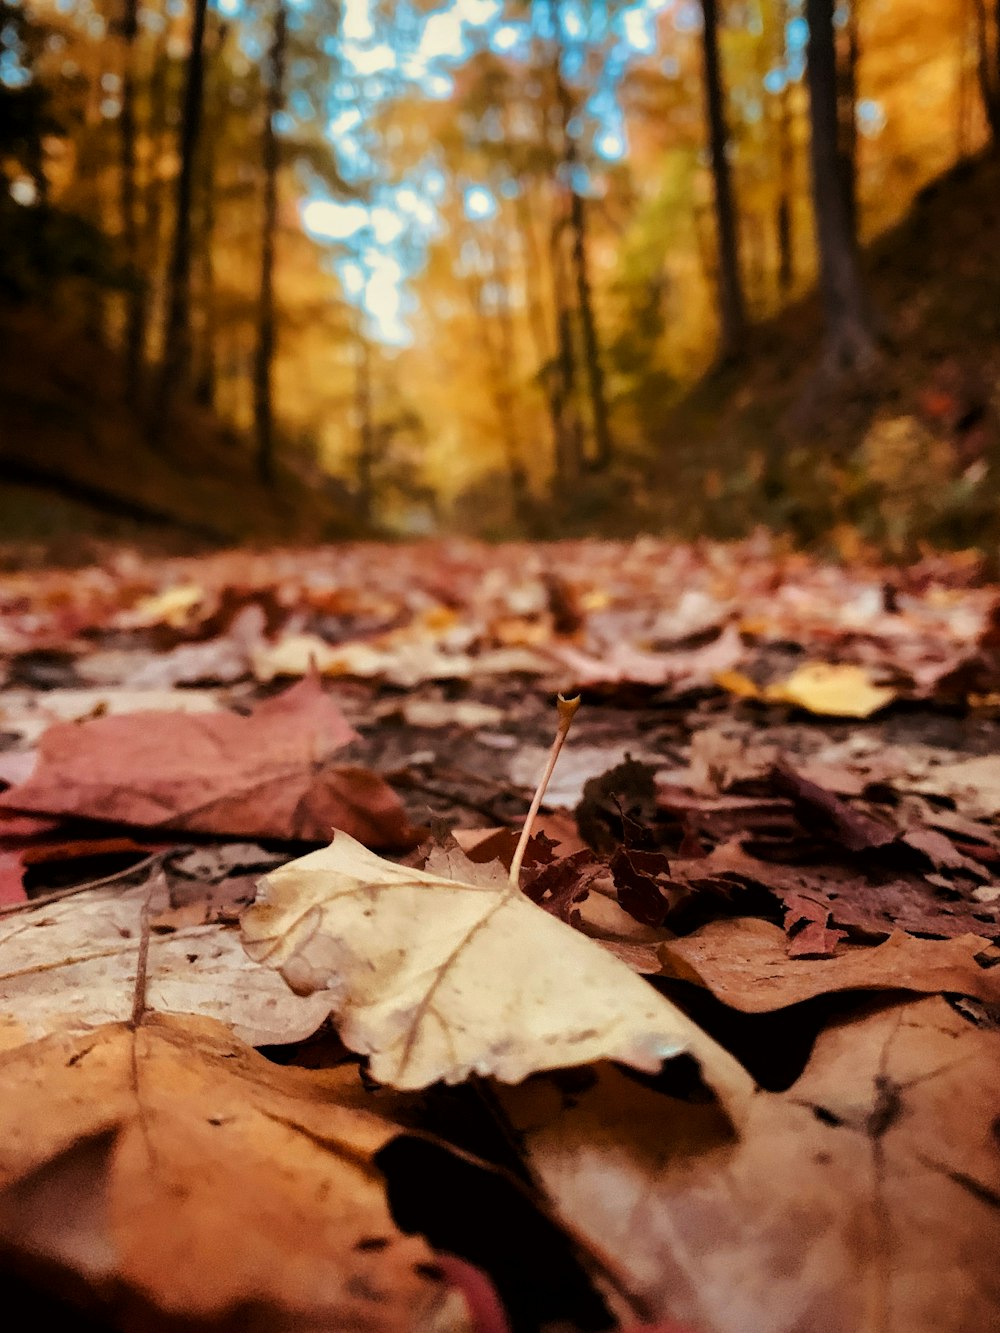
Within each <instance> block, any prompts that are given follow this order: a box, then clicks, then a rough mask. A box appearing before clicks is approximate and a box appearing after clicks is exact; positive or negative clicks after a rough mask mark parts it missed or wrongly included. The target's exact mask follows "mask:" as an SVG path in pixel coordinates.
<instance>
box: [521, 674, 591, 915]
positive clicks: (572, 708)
mask: <svg viewBox="0 0 1000 1333" xmlns="http://www.w3.org/2000/svg"><path fill="white" fill-rule="evenodd" d="M556 706H557V708H558V709H559V730H558V731H557V732H556V738H555V740H554V741H553V742H552V749H551V750H550V751H549V758H548V762H547V763H546V765H545V772H544V773H543V774H542V777H541V781H540V782H539V784H538V789H537V790H536V792H535V795H534V797H533V798H532V801H531V806H530V807H529V809H528V813H527V815H526V816H525V819H524V827H523V828H522V829H521V836H520V838H518V840H517V847H516V849H515V851H514V859H513V860H512V861H511V863H510V874H509V876H508V878H509V880H510V884H511V887H512V888H515V889H516V888H519V887H520V883H521V862H522V861H523V860H524V854H525V852H526V851H527V850H528V840H529V839H530V837H531V830H532V829H533V828H534V825H535V819H536V818H537V815H538V811H539V809H540V808H541V804H542V798H543V797H544V795H545V789H546V787H548V785H549V779H550V778H551V777H552V771H553V769H554V768H555V766H556V760H557V759H558V758H559V751H560V750H561V749H562V747H563V745H564V743H565V741H566V737H567V736H568V735H569V729H570V727H571V726H572V725H573V718H574V717H575V716H576V710H577V709H578V708H579V707H580V696H579V695H578V694H577V695H575V696H574V698H572V699H566V698H564V697H563V696H562V695H561V694H560V695H559V699H558V703H557V705H556Z"/></svg>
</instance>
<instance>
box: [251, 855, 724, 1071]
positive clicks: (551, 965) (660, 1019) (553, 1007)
mask: <svg viewBox="0 0 1000 1333" xmlns="http://www.w3.org/2000/svg"><path fill="white" fill-rule="evenodd" d="M450 857H451V859H450V861H449V863H448V865H447V866H446V867H445V869H447V870H448V872H449V874H459V873H460V874H461V875H462V879H461V880H459V879H456V878H446V877H444V875H443V874H442V873H441V862H440V860H439V861H438V862H436V863H435V868H436V870H437V873H428V872H426V871H420V870H411V869H409V868H407V867H405V866H399V865H395V864H393V863H392V862H389V861H384V860H382V859H381V858H379V857H377V856H375V855H373V854H372V853H371V852H369V851H367V850H366V849H365V848H364V847H362V846H361V845H360V843H358V842H356V841H355V840H354V839H353V838H350V837H348V836H347V835H346V834H343V833H337V835H336V837H335V838H334V841H333V843H332V844H331V845H330V846H329V847H325V848H322V849H321V850H320V851H317V852H311V853H310V854H309V855H308V856H304V857H301V858H300V859H299V860H297V861H293V862H291V863H290V864H289V865H285V866H282V867H280V868H279V869H278V870H275V871H274V872H273V873H271V874H270V875H268V876H266V877H265V879H264V880H263V881H262V889H261V893H260V896H259V898H258V901H257V903H256V904H255V905H254V906H253V907H251V908H249V909H248V910H247V911H246V912H245V913H244V915H243V939H244V944H245V947H246V949H247V952H248V953H249V954H250V956H251V957H252V958H254V959H256V960H257V961H259V962H262V963H267V964H268V965H269V966H271V967H274V968H277V969H278V970H280V972H281V974H282V976H283V977H284V978H285V980H286V981H287V982H288V983H289V985H290V986H291V987H292V988H293V989H294V990H296V991H298V992H300V993H303V994H312V993H314V992H316V991H321V992H324V991H325V992H326V994H327V997H328V1003H329V1006H330V1009H331V1012H332V1014H333V1017H334V1019H335V1021H336V1023H337V1025H338V1028H339V1031H340V1035H341V1037H342V1039H343V1040H344V1042H345V1043H346V1044H347V1046H349V1047H350V1049H351V1050H354V1051H359V1052H361V1053H363V1054H365V1055H367V1056H369V1057H370V1061H371V1072H372V1075H373V1076H374V1077H375V1078H376V1079H378V1080H379V1081H380V1082H382V1083H387V1084H390V1085H392V1086H393V1087H397V1088H422V1087H426V1086H427V1085H428V1084H430V1083H433V1082H435V1081H436V1080H438V1079H443V1080H445V1081H446V1082H449V1083H455V1082H458V1081H460V1080H462V1079H465V1078H467V1077H468V1076H469V1074H471V1073H473V1072H475V1073H478V1074H492V1075H494V1076H495V1077H496V1078H498V1079H501V1080H503V1081H504V1082H510V1083H515V1082H518V1081H519V1080H520V1079H523V1078H525V1077H526V1076H527V1075H528V1074H530V1073H532V1072H534V1071H535V1070H538V1069H556V1068H560V1067H564V1066H568V1065H581V1064H587V1063H588V1062H589V1061H592V1060H596V1059H615V1060H621V1061H622V1062H624V1063H626V1064H631V1065H634V1066H635V1067H636V1068H639V1069H646V1070H651V1071H652V1070H657V1069H659V1067H660V1065H661V1063H662V1062H663V1061H664V1060H665V1059H668V1058H669V1057H670V1056H673V1055H677V1054H680V1053H681V1052H683V1051H689V1052H690V1053H691V1054H693V1055H695V1056H696V1058H697V1059H698V1060H699V1061H701V1062H702V1063H703V1065H704V1067H705V1069H706V1072H707V1077H708V1078H709V1079H710V1081H712V1082H713V1085H717V1086H719V1085H721V1086H726V1085H728V1084H729V1083H732V1084H734V1085H735V1086H739V1087H744V1086H745V1085H746V1084H747V1081H748V1080H747V1075H746V1074H745V1072H744V1071H743V1070H742V1068H741V1067H740V1066H739V1065H738V1064H737V1063H736V1062H735V1061H734V1060H733V1059H732V1057H731V1056H729V1055H728V1054H727V1053H726V1052H724V1051H723V1050H722V1049H721V1048H720V1047H718V1046H716V1045H715V1043H713V1042H711V1041H710V1040H709V1039H708V1038H707V1037H706V1036H705V1034H704V1033H703V1032H702V1031H701V1030H700V1029H699V1028H697V1027H696V1026H695V1025H694V1024H693V1023H692V1022H691V1021H690V1020H689V1019H688V1018H686V1017H685V1016H684V1015H683V1014H682V1013H681V1012H680V1011H679V1010H678V1009H676V1008H675V1007H674V1006H673V1005H671V1004H670V1003H669V1002H668V1001H667V1000H665V999H663V998H662V997H661V996H660V995H658V994H657V993H656V992H655V991H654V990H653V989H652V988H651V987H650V986H649V985H648V984H647V983H646V982H644V981H642V980H641V978H639V977H637V976H636V975H635V974H634V973H632V972H631V971H630V969H629V968H628V967H627V966H625V964H623V963H622V962H620V961H619V960H618V959H617V958H614V957H612V956H611V955H610V954H608V953H607V952H606V951H605V950H603V949H602V948H601V947H600V945H598V944H596V943H595V942H594V941H593V940H589V939H587V938H586V937H585V936H583V935H580V934H579V933H577V932H576V931H574V930H573V929H572V928H571V927H569V926H566V925H564V924H563V923H562V922H561V921H558V920H556V918H555V917H553V916H551V915H549V913H547V912H543V911H541V910H540V909H539V908H538V907H536V906H535V905H534V904H533V903H531V902H529V901H528V899H527V898H525V897H524V896H523V895H522V894H521V893H520V892H519V891H517V890H515V889H512V888H511V886H510V885H509V884H508V882H507V878H506V874H505V872H504V871H503V870H502V868H501V867H499V866H496V865H494V866H493V867H484V866H481V865H480V866H475V865H473V864H472V863H471V862H469V861H468V860H467V859H466V858H465V857H464V856H463V854H462V853H461V852H459V851H458V849H457V848H456V849H455V851H454V852H452V853H451V854H450Z"/></svg>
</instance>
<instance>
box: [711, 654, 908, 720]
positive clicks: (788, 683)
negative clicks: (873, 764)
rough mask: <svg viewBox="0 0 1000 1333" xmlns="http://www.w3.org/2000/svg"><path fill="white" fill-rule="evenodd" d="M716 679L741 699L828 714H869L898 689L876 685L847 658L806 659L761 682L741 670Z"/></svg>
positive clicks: (894, 695)
mask: <svg viewBox="0 0 1000 1333" xmlns="http://www.w3.org/2000/svg"><path fill="white" fill-rule="evenodd" d="M715 679H716V683H717V684H718V685H721V686H722V688H723V689H725V690H728V691H729V692H730V694H735V695H737V696H738V697H739V698H741V699H763V700H766V701H767V702H768V703H783V704H794V705H795V706H796V707H797V708H805V709H806V710H807V711H808V712H810V713H818V714H820V715H823V716H827V717H871V715H872V714H873V713H877V712H878V710H879V709H880V708H884V707H885V706H886V704H890V703H892V701H893V699H895V698H896V695H897V691H896V690H894V689H892V688H891V687H890V686H888V685H875V684H874V683H873V682H872V679H871V676H870V674H869V672H868V671H866V670H865V668H864V667H861V666H856V665H854V664H852V663H849V662H840V663H832V662H806V663H804V664H803V665H802V666H800V667H797V668H796V669H795V670H794V671H793V672H792V674H791V675H790V676H788V677H787V678H786V679H785V680H779V681H774V682H773V683H772V684H770V685H765V686H760V685H757V684H756V682H755V681H753V680H751V679H750V677H749V676H747V675H745V674H744V673H743V672H741V671H735V670H734V671H720V672H719V673H718V674H717V675H716V678H715Z"/></svg>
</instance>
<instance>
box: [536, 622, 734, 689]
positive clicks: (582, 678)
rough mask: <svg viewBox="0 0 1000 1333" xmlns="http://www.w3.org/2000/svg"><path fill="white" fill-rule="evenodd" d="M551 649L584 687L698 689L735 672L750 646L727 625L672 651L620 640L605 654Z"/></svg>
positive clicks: (559, 646) (564, 646) (567, 647)
mask: <svg viewBox="0 0 1000 1333" xmlns="http://www.w3.org/2000/svg"><path fill="white" fill-rule="evenodd" d="M549 652H550V654H551V656H552V658H553V659H554V660H555V661H557V662H559V663H560V664H561V665H562V666H563V667H564V668H566V669H567V670H569V671H571V672H572V673H573V674H574V677H575V680H576V683H577V685H580V686H595V685H610V684H621V683H628V684H633V685H650V686H654V685H670V686H672V687H673V688H674V689H675V690H696V689H704V688H706V687H707V686H710V685H712V684H713V683H714V681H715V679H716V677H717V676H719V675H720V674H722V673H725V672H728V671H731V670H732V669H733V668H734V667H735V666H736V664H737V663H738V662H740V661H742V659H743V657H744V656H745V654H746V649H745V648H744V646H743V640H742V639H741V638H740V634H739V630H738V629H737V628H736V626H735V625H727V626H726V627H725V629H723V630H722V632H721V633H720V634H719V635H718V637H717V638H715V639H713V640H711V641H710V642H709V643H707V644H704V645H702V646H700V647H697V648H678V649H676V650H675V651H672V652H659V653H652V652H646V651H643V650H641V649H637V648H633V647H630V646H629V645H628V644H627V643H623V642H621V641H620V640H619V641H616V642H615V643H614V644H613V645H612V646H611V648H610V649H609V650H608V651H607V652H605V653H604V654H603V655H602V656H601V657H593V656H591V655H590V654H588V653H583V652H580V650H579V649H577V648H573V647H571V646H570V645H568V644H555V645H553V646H552V647H551V648H550V649H549Z"/></svg>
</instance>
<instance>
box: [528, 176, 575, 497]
mask: <svg viewBox="0 0 1000 1333" xmlns="http://www.w3.org/2000/svg"><path fill="white" fill-rule="evenodd" d="M515 206H516V208H517V218H518V224H519V231H520V240H521V244H520V258H521V276H522V280H523V283H524V292H525V308H526V313H527V317H528V325H529V327H530V329H531V336H532V340H533V342H534V344H535V356H536V358H537V361H538V367H539V370H538V382H539V384H540V385H541V388H542V391H543V393H544V395H545V405H546V407H547V408H548V417H549V426H550V428H551V431H552V460H553V467H554V468H555V470H556V471H557V472H558V464H559V459H560V458H562V457H564V456H565V453H566V444H565V436H566V421H565V412H564V408H563V400H562V393H561V391H560V385H559V377H558V375H557V374H556V366H555V356H554V353H553V350H552V340H551V338H550V336H549V329H548V327H547V325H546V320H545V314H544V311H543V308H542V296H541V290H540V279H541V274H542V259H541V253H540V249H539V246H538V243H537V237H536V235H535V223H534V219H533V217H532V215H531V206H530V203H529V201H528V196H527V194H526V192H525V191H524V190H523V189H522V190H520V191H519V192H518V195H517V198H516V200H515Z"/></svg>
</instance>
